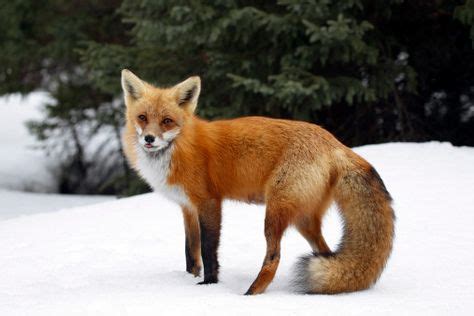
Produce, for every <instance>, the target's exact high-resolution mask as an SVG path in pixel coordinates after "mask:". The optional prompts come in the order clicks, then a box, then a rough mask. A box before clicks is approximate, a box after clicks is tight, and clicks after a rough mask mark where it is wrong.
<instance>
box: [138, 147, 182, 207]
mask: <svg viewBox="0 0 474 316" xmlns="http://www.w3.org/2000/svg"><path fill="white" fill-rule="evenodd" d="M172 153H173V148H169V149H166V150H165V152H160V153H151V154H150V153H146V152H144V151H143V149H142V148H137V154H138V155H137V158H138V160H137V167H138V171H139V174H140V176H141V177H142V178H143V179H145V181H146V182H147V183H148V184H149V185H150V186H151V187H152V188H153V190H154V191H156V192H159V193H161V194H163V195H164V196H165V197H167V198H168V199H170V200H172V201H173V202H176V203H178V204H179V205H181V206H187V205H189V204H190V203H189V199H188V197H187V196H186V193H185V192H184V190H183V188H182V187H181V186H179V185H169V184H168V183H167V180H168V176H169V172H170V165H171V155H172Z"/></svg>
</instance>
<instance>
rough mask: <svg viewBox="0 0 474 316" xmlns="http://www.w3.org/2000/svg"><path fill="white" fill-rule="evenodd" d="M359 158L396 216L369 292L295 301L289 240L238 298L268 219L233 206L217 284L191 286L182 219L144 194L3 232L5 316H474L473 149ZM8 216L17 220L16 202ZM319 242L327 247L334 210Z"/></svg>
mask: <svg viewBox="0 0 474 316" xmlns="http://www.w3.org/2000/svg"><path fill="white" fill-rule="evenodd" d="M356 150H357V152H359V153H360V154H361V155H363V156H364V157H366V158H367V159H368V160H369V161H371V162H372V163H373V164H374V165H375V167H376V168H377V169H378V171H379V173H380V174H381V176H382V178H383V179H384V181H385V183H386V185H387V188H388V189H389V191H390V192H391V194H392V196H393V198H394V201H395V204H394V206H395V210H396V215H397V223H396V234H397V237H396V240H395V245H394V251H393V254H392V257H391V259H390V260H389V263H388V266H387V269H386V271H385V272H384V273H383V275H382V277H381V279H380V280H379V282H378V283H377V284H376V286H375V287H373V288H372V289H370V290H367V291H363V292H358V293H351V294H343V295H334V296H324V295H300V294H296V293H294V292H292V289H291V287H290V283H289V281H290V279H291V274H292V272H291V268H292V265H293V264H294V262H295V261H296V258H297V257H298V256H299V255H301V254H304V253H308V252H309V250H310V248H309V246H308V245H307V244H306V242H305V241H304V239H303V238H302V237H300V236H299V235H298V234H297V233H296V232H295V231H294V230H289V231H288V232H287V234H286V236H285V238H284V240H283V248H282V262H281V265H280V268H279V270H278V273H277V275H276V278H275V280H274V282H273V283H272V284H271V285H270V287H269V288H268V290H267V292H266V293H265V294H263V295H259V296H255V297H248V296H243V295H242V293H244V292H245V290H247V287H248V286H249V285H250V283H251V282H252V281H253V279H254V278H255V277H256V275H257V273H258V271H259V268H260V265H261V262H262V259H263V256H264V249H265V242H264V236H263V218H264V208H263V207H261V206H253V205H246V204H238V203H233V202H228V203H226V204H225V205H224V221H223V229H222V242H221V246H220V251H219V253H220V263H221V273H220V283H219V284H216V285H210V286H199V285H196V284H195V283H197V282H198V281H199V280H200V279H196V278H193V277H192V276H190V275H189V274H187V273H185V272H184V267H185V264H184V263H185V260H184V231H183V225H182V219H181V213H180V210H179V208H178V207H177V206H176V205H174V204H173V203H171V202H168V201H167V200H165V199H164V198H162V197H160V196H159V195H157V194H146V195H141V196H136V197H132V198H127V199H120V200H115V201H109V202H103V203H99V204H94V205H89V206H82V207H74V208H69V209H63V210H61V211H57V212H49V213H38V214H34V215H29V216H22V217H16V218H10V219H5V220H2V221H0V266H1V272H2V273H1V278H0V315H109V314H110V315H142V314H150V315H168V314H185V313H186V314H189V313H193V315H195V314H196V315H202V314H214V315H223V314H225V315H235V314H242V315H267V314H268V315H327V314H330V315H333V314H334V315H346V314H365V315H366V314H370V315H372V314H391V315H404V314H412V315H415V314H422V315H434V314H440V315H443V314H444V315H446V314H450V315H472V313H473V310H474V253H473V249H474V231H473V229H472V227H473V224H474V209H473V205H474V148H466V147H461V148H456V147H453V146H451V145H450V144H446V143H436V142H431V143H424V144H409V143H408V144H397V143H393V144H385V145H374V146H364V147H360V148H357V149H356ZM2 194H3V193H2ZM2 194H0V198H1V199H2V200H1V201H2V202H1V207H2V208H3V205H4V202H3V201H4V199H3V198H2ZM44 197H45V198H44V200H41V195H38V199H30V198H28V197H24V198H22V197H18V199H22V200H23V202H24V203H25V204H29V209H30V210H35V209H36V210H37V211H41V212H43V211H46V210H48V207H47V205H49V203H50V202H51V200H50V199H54V197H51V196H48V195H44ZM8 205H9V207H11V208H12V209H11V211H14V210H13V208H15V205H18V203H17V204H15V203H9V204H8ZM71 206H73V205H72V204H71ZM324 234H325V236H326V238H327V240H328V241H329V243H330V245H332V246H333V247H334V246H335V245H336V244H337V241H338V238H339V236H340V222H339V220H338V216H337V215H336V213H335V212H334V211H331V212H330V213H329V214H328V217H327V219H326V221H325V223H324Z"/></svg>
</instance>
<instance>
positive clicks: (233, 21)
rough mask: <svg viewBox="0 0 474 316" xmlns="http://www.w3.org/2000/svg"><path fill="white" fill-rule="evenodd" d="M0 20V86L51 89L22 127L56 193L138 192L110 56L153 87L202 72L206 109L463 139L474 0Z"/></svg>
mask: <svg viewBox="0 0 474 316" xmlns="http://www.w3.org/2000/svg"><path fill="white" fill-rule="evenodd" d="M0 29H2V30H4V31H3V32H1V33H0V46H1V52H2V53H1V54H0V63H1V64H2V67H0V93H8V92H16V91H21V92H24V93H26V92H29V91H31V90H34V89H38V88H42V89H46V90H48V91H50V92H51V94H52V96H53V97H54V98H55V100H56V102H54V104H50V105H48V106H47V107H46V109H47V119H46V120H45V121H43V122H36V123H33V124H31V128H32V130H33V131H34V132H35V134H36V135H38V136H39V137H40V139H42V140H43V141H44V144H45V145H47V146H48V148H49V149H50V151H51V153H52V154H54V155H57V156H58V157H61V161H62V164H63V168H62V170H63V172H62V178H63V181H62V191H64V192H70V191H75V192H83V193H86V192H96V193H99V192H110V193H112V192H122V193H123V192H126V191H127V190H129V191H128V193H133V192H141V191H143V190H144V186H143V184H142V183H141V182H140V181H138V180H137V179H136V178H134V177H132V176H131V173H129V170H128V168H127V167H126V165H125V162H124V160H123V158H122V156H121V155H120V150H121V148H120V142H119V138H120V132H121V131H120V128H121V126H122V124H123V111H124V105H123V101H122V98H121V91H120V84H119V77H120V70H121V69H122V68H130V69H131V70H132V71H134V72H136V73H137V74H139V75H140V77H142V78H144V79H146V80H148V81H151V82H156V83H157V84H159V85H171V84H175V83H176V82H178V81H180V80H183V79H185V78H186V77H187V76H190V75H195V74H197V75H200V76H201V77H202V78H203V92H202V95H201V98H200V105H199V108H198V114H199V115H201V116H203V117H205V118H224V117H237V116H242V115H267V116H272V117H280V118H293V119H300V120H306V121H311V122H315V123H317V124H320V125H323V126H324V127H326V128H327V129H329V130H330V131H331V132H333V133H335V134H336V136H338V137H339V138H341V139H342V140H343V142H345V143H346V144H348V145H351V146H355V145H361V144H366V143H377V142H385V141H394V140H395V141H397V140H399V141H407V140H411V141H423V140H430V139H437V140H445V141H451V142H453V143H454V144H460V145H461V144H462V145H474V139H473V138H472V137H471V136H470V135H472V134H473V133H474V101H473V99H474V69H473V68H474V50H473V41H474V0H466V1H461V0H441V1H423V0H411V1H403V0H388V1H382V0H372V1H367V0H348V1H329V0H305V1H297V0H280V1H277V2H268V1H267V2H262V1H246V0H242V1H237V0H226V1H221V0H219V1H204V2H203V1H182V0H177V1H166V0H155V1H148V0H123V1H120V0H111V1H105V2H104V1H94V0H87V1H80V2H76V1H74V2H71V1H64V0H41V1H28V0H14V1H10V2H9V3H8V4H2V7H1V8H0ZM104 130H105V131H106V132H104ZM95 135H108V137H107V138H103V136H101V137H102V139H101V138H100V137H97V136H95ZM130 190H131V191H130Z"/></svg>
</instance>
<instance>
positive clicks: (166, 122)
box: [163, 118, 173, 125]
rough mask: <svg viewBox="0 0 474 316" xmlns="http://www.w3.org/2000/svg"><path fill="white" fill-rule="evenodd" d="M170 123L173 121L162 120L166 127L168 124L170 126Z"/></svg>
mask: <svg viewBox="0 0 474 316" xmlns="http://www.w3.org/2000/svg"><path fill="white" fill-rule="evenodd" d="M170 123H173V120H172V119H170V118H165V119H164V120H163V124H165V125H168V124H170Z"/></svg>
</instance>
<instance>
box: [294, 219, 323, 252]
mask: <svg viewBox="0 0 474 316" xmlns="http://www.w3.org/2000/svg"><path fill="white" fill-rule="evenodd" d="M295 226H296V229H297V230H298V231H299V232H300V234H301V235H303V237H304V238H305V239H306V240H307V241H308V243H309V245H310V246H311V248H312V249H313V252H314V253H319V254H330V253H331V249H330V248H329V247H328V245H327V243H326V241H325V240H324V237H323V234H322V233H321V219H319V218H309V219H308V218H304V219H301V220H300V221H298V222H297V223H296V225H295Z"/></svg>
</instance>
